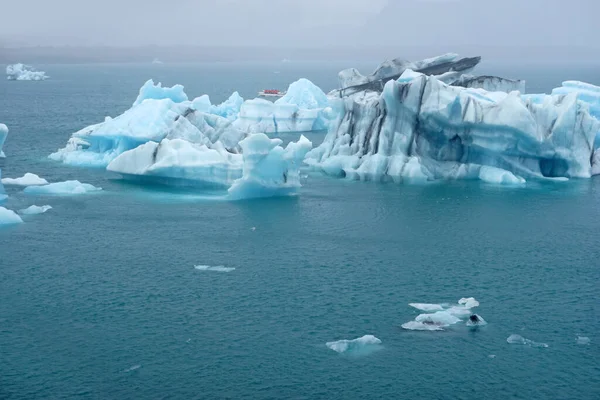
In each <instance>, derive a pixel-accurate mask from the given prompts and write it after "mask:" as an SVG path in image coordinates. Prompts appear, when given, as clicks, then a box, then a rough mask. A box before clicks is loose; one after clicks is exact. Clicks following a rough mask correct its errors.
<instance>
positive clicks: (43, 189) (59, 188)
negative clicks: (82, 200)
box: [23, 181, 102, 195]
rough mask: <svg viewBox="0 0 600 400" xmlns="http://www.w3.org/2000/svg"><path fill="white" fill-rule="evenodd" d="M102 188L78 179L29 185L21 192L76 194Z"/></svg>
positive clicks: (96, 190)
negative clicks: (42, 184)
mask: <svg viewBox="0 0 600 400" xmlns="http://www.w3.org/2000/svg"><path fill="white" fill-rule="evenodd" d="M100 190H102V188H99V187H95V186H93V185H90V184H89V183H81V182H79V181H65V182H56V183H51V184H49V185H44V186H29V187H26V188H25V189H24V190H23V192H24V193H27V194H33V195H78V194H85V193H92V192H98V191H100Z"/></svg>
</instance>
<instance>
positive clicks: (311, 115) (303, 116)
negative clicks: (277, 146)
mask: <svg viewBox="0 0 600 400" xmlns="http://www.w3.org/2000/svg"><path fill="white" fill-rule="evenodd" d="M329 115H330V108H329V98H328V97H327V95H326V94H325V93H324V92H323V91H322V90H321V89H320V88H319V87H317V86H316V85H315V84H313V83H312V82H311V81H309V80H308V79H300V80H298V81H296V82H294V83H292V84H291V85H290V86H289V88H288V90H287V92H286V94H285V96H284V97H282V98H280V99H279V100H277V101H275V102H274V103H273V102H271V101H269V100H264V99H253V100H247V101H245V102H244V103H243V104H242V106H241V109H240V112H239V115H238V118H237V120H235V121H234V122H233V124H234V126H235V127H236V128H237V129H239V130H241V131H244V132H248V133H258V132H263V133H287V132H308V131H319V130H325V129H326V128H327V124H328V120H329Z"/></svg>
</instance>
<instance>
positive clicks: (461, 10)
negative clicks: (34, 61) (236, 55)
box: [0, 0, 600, 48]
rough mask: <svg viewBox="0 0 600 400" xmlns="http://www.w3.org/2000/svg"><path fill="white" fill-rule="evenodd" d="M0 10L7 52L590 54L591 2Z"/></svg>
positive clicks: (50, 5)
mask: <svg viewBox="0 0 600 400" xmlns="http://www.w3.org/2000/svg"><path fill="white" fill-rule="evenodd" d="M1 10H2V18H1V19H2V23H0V43H4V44H9V45H13V46H14V45H53V46H55V45H71V46H82V45H83V46H144V45H159V46H175V45H201V46H266V47H290V48H295V47H310V48H314V47H328V46H363V47H364V46H370V45H374V44H376V45H383V46H387V45H399V46H440V45H444V46H450V45H478V46H515V45H519V46H529V45H531V46H555V45H556V46H583V47H590V48H599V47H600V46H599V45H598V43H597V41H598V40H600V24H598V23H597V22H596V21H595V19H596V16H597V15H599V14H600V0H173V1H166V0H27V1H25V2H18V1H7V2H6V3H5V4H3V5H2V9H1ZM32 10H35V11H32Z"/></svg>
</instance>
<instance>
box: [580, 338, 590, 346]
mask: <svg viewBox="0 0 600 400" xmlns="http://www.w3.org/2000/svg"><path fill="white" fill-rule="evenodd" d="M590 342H591V340H590V338H589V337H586V336H577V344H581V345H587V344H590Z"/></svg>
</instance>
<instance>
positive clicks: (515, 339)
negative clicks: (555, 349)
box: [506, 334, 548, 347]
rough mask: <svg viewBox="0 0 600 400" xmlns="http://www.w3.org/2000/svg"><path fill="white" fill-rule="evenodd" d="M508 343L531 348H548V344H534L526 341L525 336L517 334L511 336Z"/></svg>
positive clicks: (528, 340)
mask: <svg viewBox="0 0 600 400" xmlns="http://www.w3.org/2000/svg"><path fill="white" fill-rule="evenodd" d="M506 341H507V342H508V343H509V344H520V345H524V346H529V347H548V345H547V344H546V343H538V342H534V341H533V340H530V339H525V338H524V337H523V336H521V335H517V334H512V335H510V336H509V337H508V338H507V339H506Z"/></svg>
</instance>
